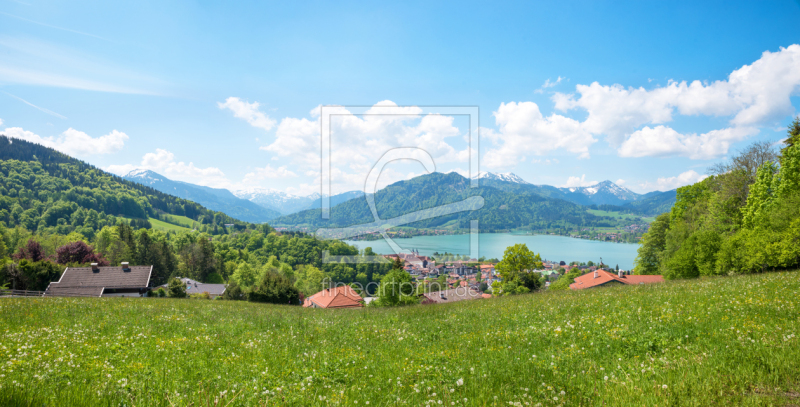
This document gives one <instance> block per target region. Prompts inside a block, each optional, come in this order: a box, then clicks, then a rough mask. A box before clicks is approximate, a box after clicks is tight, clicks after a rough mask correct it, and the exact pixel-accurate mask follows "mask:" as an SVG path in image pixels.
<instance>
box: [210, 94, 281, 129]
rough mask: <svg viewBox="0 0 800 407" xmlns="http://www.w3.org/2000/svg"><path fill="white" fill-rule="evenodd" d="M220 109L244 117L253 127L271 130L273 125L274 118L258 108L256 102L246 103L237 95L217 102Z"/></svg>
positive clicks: (274, 122)
mask: <svg viewBox="0 0 800 407" xmlns="http://www.w3.org/2000/svg"><path fill="white" fill-rule="evenodd" d="M217 106H219V108H220V109H228V110H230V111H232V112H233V116H234V117H237V118H240V119H244V120H245V121H247V123H250V125H251V126H253V127H258V128H260V129H264V130H267V131H269V130H271V129H272V128H273V127H275V124H276V121H275V119H272V118H270V117H269V116H267V115H265V114H264V113H262V112H260V111H259V110H258V106H259V104H258V102H253V103H247V102H245V101H242V100H241V99H239V98H237V97H233V96H231V97H229V98H227V99H225V102H224V103H223V102H217Z"/></svg>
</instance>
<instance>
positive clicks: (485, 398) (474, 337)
mask: <svg viewBox="0 0 800 407" xmlns="http://www.w3.org/2000/svg"><path fill="white" fill-rule="evenodd" d="M798 277H800V276H798V272H788V273H768V274H761V275H748V276H736V277H715V278H707V279H703V280H695V281H676V282H666V283H662V284H653V285H648V286H618V287H608V288H597V289H589V290H583V291H580V292H572V291H561V292H544V293H535V294H527V295H519V296H511V297H501V298H490V299H481V300H474V301H461V302H456V303H451V304H441V305H415V306H408V307H402V308H388V309H387V308H366V309H346V310H335V309H334V310H331V309H312V308H301V307H291V306H280V305H263V304H256V303H246V302H242V301H209V300H194V299H183V300H181V299H160V298H130V299H125V298H80V299H78V298H4V299H2V300H0V302H1V303H2V306H3V310H2V312H0V326H2V327H3V329H2V330H0V344H2V346H0V360H2V361H3V363H2V367H0V374H2V375H3V376H0V385H3V389H2V391H0V404H2V405H4V406H34V405H35V406H43V405H48V406H49V405H60V406H120V405H136V406H189V405H193V406H328V405H340V406H365V407H366V406H369V407H372V406H425V405H430V406H440V405H442V406H452V405H457V406H509V405H514V406H516V405H522V406H535V405H542V406H559V405H561V406H601V405H602V406H657V405H658V406H778V405H796V404H798V397H797V395H798V393H800V382H798V374H797V372H799V371H800V318H798V315H800V314H798V312H800V296H798V292H800V279H799V278H798ZM554 304H557V305H555V306H554ZM14 383H17V384H19V385H14ZM398 399H399V401H398ZM206 400H208V402H206ZM440 401H441V404H440V403H439V402H440ZM367 403H369V404H367ZM451 403H452V404H451Z"/></svg>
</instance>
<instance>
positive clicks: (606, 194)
mask: <svg viewBox="0 0 800 407" xmlns="http://www.w3.org/2000/svg"><path fill="white" fill-rule="evenodd" d="M559 189H560V190H561V191H563V192H564V193H565V194H567V195H568V196H569V195H573V194H578V195H584V196H586V197H587V198H588V199H589V200H590V201H591V202H592V203H594V204H597V205H603V204H610V205H620V204H624V203H626V202H631V201H635V200H637V199H639V198H640V197H641V195H639V194H637V193H635V192H633V191H631V190H629V189H628V188H625V187H623V186H620V185H617V184H615V183H613V182H611V181H603V182H600V183H597V184H595V185H591V186H588V187H568V188H559Z"/></svg>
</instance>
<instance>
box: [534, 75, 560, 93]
mask: <svg viewBox="0 0 800 407" xmlns="http://www.w3.org/2000/svg"><path fill="white" fill-rule="evenodd" d="M563 80H564V78H562V77H560V76H559V77H558V79H556V80H555V82H550V78H547V79H546V80H545V81H544V83H543V84H542V87H541V88H539V89H536V90H535V91H533V93H544V90H545V89H547V88H552V87H553V86H556V85H558V84H559V83H561V81H563Z"/></svg>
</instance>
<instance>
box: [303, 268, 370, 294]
mask: <svg viewBox="0 0 800 407" xmlns="http://www.w3.org/2000/svg"><path fill="white" fill-rule="evenodd" d="M297 274H298V278H297V281H296V282H295V284H294V285H295V287H297V289H298V290H300V292H301V293H303V295H305V296H306V297H309V296H312V295H314V294H316V293H318V292H320V291H322V290H323V289H325V288H328V287H323V284H324V282H325V281H326V280H328V282H330V279H329V278H328V276H327V275H326V274H325V272H323V271H322V270H320V269H318V268H316V267H314V266H312V265H307V266H300V267H298V269H297ZM362 287H363V286H362Z"/></svg>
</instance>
